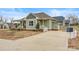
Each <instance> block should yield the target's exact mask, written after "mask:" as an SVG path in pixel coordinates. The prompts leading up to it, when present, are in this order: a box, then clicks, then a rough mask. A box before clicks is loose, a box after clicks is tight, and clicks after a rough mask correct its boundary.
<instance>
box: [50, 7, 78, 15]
mask: <svg viewBox="0 0 79 59" xmlns="http://www.w3.org/2000/svg"><path fill="white" fill-rule="evenodd" d="M49 13H50V15H51V16H67V15H69V14H74V15H77V16H79V11H77V10H74V9H64V10H59V9H52V10H50V11H49Z"/></svg>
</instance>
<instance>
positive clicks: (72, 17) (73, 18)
mask: <svg viewBox="0 0 79 59" xmlns="http://www.w3.org/2000/svg"><path fill="white" fill-rule="evenodd" d="M66 19H67V20H69V21H70V22H69V23H70V24H73V25H75V24H78V16H77V15H75V14H69V15H67V18H66Z"/></svg>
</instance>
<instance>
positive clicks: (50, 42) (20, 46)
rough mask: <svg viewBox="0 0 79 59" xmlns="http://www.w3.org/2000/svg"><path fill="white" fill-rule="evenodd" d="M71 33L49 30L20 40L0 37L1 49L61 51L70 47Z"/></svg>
mask: <svg viewBox="0 0 79 59" xmlns="http://www.w3.org/2000/svg"><path fill="white" fill-rule="evenodd" d="M68 38H69V35H68V33H66V32H61V31H48V32H44V33H40V34H37V35H34V36H30V37H26V38H21V39H18V40H4V39H0V50H9V51H11V50H15V51H27V50H29V51H54V50H55V51H59V50H61V51H62V50H63V51H64V50H73V49H68V48H67V46H68Z"/></svg>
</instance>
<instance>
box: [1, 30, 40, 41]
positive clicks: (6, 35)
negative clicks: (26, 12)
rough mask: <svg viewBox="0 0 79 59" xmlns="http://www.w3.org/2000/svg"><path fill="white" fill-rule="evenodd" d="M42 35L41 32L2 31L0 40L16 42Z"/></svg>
mask: <svg viewBox="0 0 79 59" xmlns="http://www.w3.org/2000/svg"><path fill="white" fill-rule="evenodd" d="M39 33H41V31H16V30H0V39H8V40H16V39H19V38H24V37H29V36H32V35H36V34H39Z"/></svg>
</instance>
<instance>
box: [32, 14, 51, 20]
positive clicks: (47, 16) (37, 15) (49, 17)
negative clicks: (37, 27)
mask: <svg viewBox="0 0 79 59" xmlns="http://www.w3.org/2000/svg"><path fill="white" fill-rule="evenodd" d="M33 15H34V16H35V17H37V18H38V19H52V17H51V16H49V15H47V14H46V13H44V12H41V13H34V14H33Z"/></svg>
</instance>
